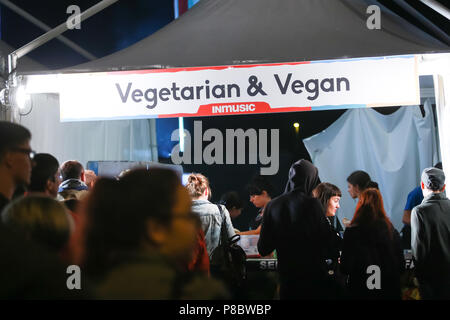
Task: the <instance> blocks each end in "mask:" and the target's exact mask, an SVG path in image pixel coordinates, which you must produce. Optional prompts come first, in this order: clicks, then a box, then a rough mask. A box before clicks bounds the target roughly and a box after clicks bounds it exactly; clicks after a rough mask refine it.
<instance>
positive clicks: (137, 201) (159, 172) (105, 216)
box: [85, 168, 181, 278]
mask: <svg viewBox="0 0 450 320" xmlns="http://www.w3.org/2000/svg"><path fill="white" fill-rule="evenodd" d="M178 186H181V181H180V180H179V178H178V176H177V175H176V173H175V172H174V171H172V170H167V169H160V168H158V169H156V168H155V169H150V170H146V169H136V170H132V171H130V172H129V173H127V174H125V175H124V177H123V178H121V179H120V180H115V179H109V178H100V179H99V180H98V181H97V182H96V184H95V185H94V188H93V189H92V191H91V194H90V196H89V198H88V201H87V205H86V212H87V215H88V218H87V219H88V225H87V236H86V260H85V265H86V270H87V272H88V274H89V275H90V276H91V277H94V278H95V277H98V276H101V275H103V274H104V273H105V272H106V271H107V270H108V268H109V267H111V266H112V265H113V264H115V263H117V262H120V261H119V260H120V258H119V257H120V256H121V254H123V253H127V252H128V253H129V252H133V251H138V250H139V249H140V247H141V245H142V243H143V241H148V242H150V243H151V239H148V237H147V230H146V226H147V223H146V222H147V221H148V220H149V219H153V220H156V221H157V222H158V223H161V224H165V225H168V224H169V223H170V222H171V220H172V208H173V206H174V204H175V201H176V189H177V187H178Z"/></svg>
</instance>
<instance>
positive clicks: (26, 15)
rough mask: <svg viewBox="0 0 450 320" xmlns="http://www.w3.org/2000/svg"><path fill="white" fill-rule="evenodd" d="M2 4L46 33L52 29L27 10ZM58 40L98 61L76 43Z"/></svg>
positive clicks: (3, 2)
mask: <svg viewBox="0 0 450 320" xmlns="http://www.w3.org/2000/svg"><path fill="white" fill-rule="evenodd" d="M0 4H2V5H4V6H6V7H7V8H9V9H11V10H12V11H14V12H15V13H17V14H18V15H19V16H21V17H22V18H24V19H25V20H28V21H29V22H31V23H32V24H34V25H35V26H37V27H38V28H40V29H42V30H44V31H45V32H47V31H50V30H51V29H52V28H50V27H49V26H48V25H46V24H45V23H43V22H42V21H40V20H38V19H36V18H35V17H33V16H32V15H31V14H29V13H28V12H26V11H25V10H22V9H21V8H19V7H18V6H16V5H15V4H14V3H12V2H11V1H9V0H0ZM57 39H58V40H60V41H61V42H62V43H64V44H65V45H67V46H68V47H69V48H71V49H73V50H75V51H76V52H77V53H79V54H80V55H82V56H83V57H85V58H86V59H88V60H95V59H97V58H96V57H95V56H94V55H93V54H91V53H90V52H88V51H86V50H84V49H83V48H82V47H80V46H79V45H77V44H76V43H75V42H73V41H71V40H69V39H67V38H66V37H64V36H59V37H57Z"/></svg>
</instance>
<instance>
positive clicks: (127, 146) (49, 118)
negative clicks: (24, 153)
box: [19, 94, 158, 166]
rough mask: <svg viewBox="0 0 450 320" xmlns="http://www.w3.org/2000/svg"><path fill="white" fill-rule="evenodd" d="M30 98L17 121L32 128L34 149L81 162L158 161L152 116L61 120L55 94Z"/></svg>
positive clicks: (60, 158)
mask: <svg viewBox="0 0 450 320" xmlns="http://www.w3.org/2000/svg"><path fill="white" fill-rule="evenodd" d="M32 102H33V108H32V111H31V113H30V114H29V115H27V116H22V117H21V118H20V119H19V122H20V123H21V124H22V125H24V126H25V127H27V128H28V129H29V130H30V131H31V134H32V139H31V146H32V148H33V149H34V150H36V152H43V153H50V154H52V155H54V156H55V157H56V158H57V159H58V161H59V162H60V163H62V162H64V161H66V160H78V161H80V162H81V163H82V164H83V165H84V166H86V163H87V162H88V161H104V160H110V161H158V151H157V145H156V141H157V140H156V127H155V120H154V119H153V120H148V119H142V120H141V119H140V120H114V121H92V122H70V123H61V122H60V121H59V98H58V95H57V94H37V95H33V96H32Z"/></svg>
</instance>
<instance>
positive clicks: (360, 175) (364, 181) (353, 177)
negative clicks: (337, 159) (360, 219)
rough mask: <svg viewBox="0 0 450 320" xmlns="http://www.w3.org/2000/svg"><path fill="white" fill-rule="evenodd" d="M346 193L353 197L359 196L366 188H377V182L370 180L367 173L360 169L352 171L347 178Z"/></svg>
mask: <svg viewBox="0 0 450 320" xmlns="http://www.w3.org/2000/svg"><path fill="white" fill-rule="evenodd" d="M347 183H348V193H349V194H350V196H351V197H352V198H353V199H356V198H359V195H360V194H361V192H363V191H364V190H365V189H367V188H375V189H378V183H376V182H374V181H372V179H371V178H370V176H369V174H368V173H367V172H365V171H362V170H357V171H354V172H352V173H351V174H350V175H349V176H348V178H347Z"/></svg>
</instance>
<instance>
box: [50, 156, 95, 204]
mask: <svg viewBox="0 0 450 320" xmlns="http://www.w3.org/2000/svg"><path fill="white" fill-rule="evenodd" d="M61 176H62V180H63V182H62V183H61V184H60V185H59V189H58V193H59V194H60V195H61V196H62V197H63V198H64V199H65V200H68V199H78V194H79V193H80V192H82V191H85V190H88V189H89V188H88V186H87V185H86V183H85V181H86V178H85V175H84V168H83V165H82V164H81V163H80V162H78V161H76V160H69V161H66V162H64V163H63V165H62V166H61Z"/></svg>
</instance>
